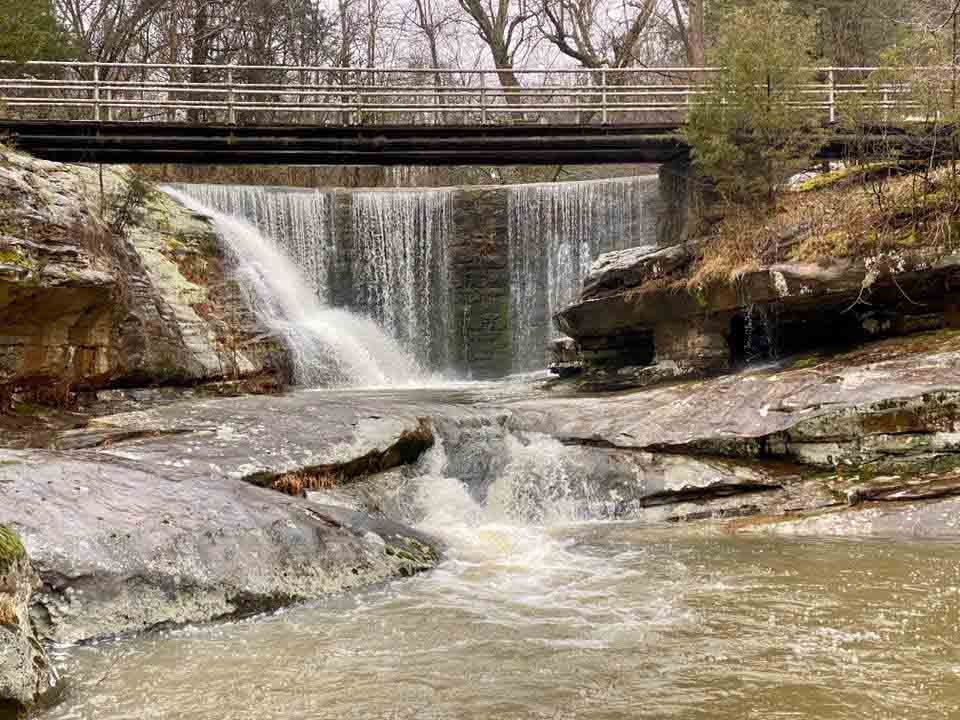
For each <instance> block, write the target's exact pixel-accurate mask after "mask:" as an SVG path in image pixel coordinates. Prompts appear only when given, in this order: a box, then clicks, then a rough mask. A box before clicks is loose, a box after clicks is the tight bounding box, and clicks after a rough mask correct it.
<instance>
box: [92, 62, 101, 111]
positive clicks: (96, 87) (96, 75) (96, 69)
mask: <svg viewBox="0 0 960 720" xmlns="http://www.w3.org/2000/svg"><path fill="white" fill-rule="evenodd" d="M93 119H94V120H95V121H96V122H100V63H94V65H93Z"/></svg>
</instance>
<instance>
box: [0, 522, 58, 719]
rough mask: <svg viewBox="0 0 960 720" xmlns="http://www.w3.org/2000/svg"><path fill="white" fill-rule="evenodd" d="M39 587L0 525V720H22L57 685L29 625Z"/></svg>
mask: <svg viewBox="0 0 960 720" xmlns="http://www.w3.org/2000/svg"><path fill="white" fill-rule="evenodd" d="M39 584H40V582H39V580H38V578H37V576H36V575H35V574H34V572H33V569H32V567H31V566H30V559H29V558H28V557H27V553H26V550H25V549H24V547H23V545H22V543H21V542H20V538H19V537H18V536H17V535H16V533H14V532H13V531H12V530H10V529H9V528H7V527H5V526H3V525H0V718H17V717H20V716H21V714H22V713H23V712H25V711H26V710H27V709H28V708H30V706H32V705H33V704H35V703H36V701H37V700H38V699H40V698H42V697H43V696H44V695H47V694H49V693H50V692H52V691H53V689H54V688H55V687H56V685H57V680H58V678H57V675H56V672H55V671H54V669H53V666H52V665H51V663H50V660H49V658H48V657H47V654H46V652H45V651H44V649H43V647H42V646H41V644H40V642H39V640H38V638H37V636H36V633H35V632H34V629H33V626H32V624H31V622H30V608H31V604H32V600H33V594H34V590H36V589H37V587H38V586H39Z"/></svg>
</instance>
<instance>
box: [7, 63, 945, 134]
mask: <svg viewBox="0 0 960 720" xmlns="http://www.w3.org/2000/svg"><path fill="white" fill-rule="evenodd" d="M716 72H718V70H717V69H716V68H688V67H664V68H627V69H561V70H557V69H549V70H547V69H522V70H513V71H511V73H510V74H509V75H508V74H505V73H504V74H501V73H498V72H496V71H488V70H451V69H436V68H338V67H312V66H268V65H183V64H154V63H85V62H29V63H25V64H19V65H18V64H14V63H4V62H0V117H2V116H3V115H6V117H8V118H16V119H28V120H29V119H38V120H87V121H90V120H94V121H100V122H154V123H157V122H160V123H185V122H191V123H209V124H212V123H224V124H240V125H267V124H278V125H279V124H282V125H288V124H304V125H387V124H405V125H431V124H449V125H506V124H515V123H550V124H600V123H603V124H618V123H619V124H623V123H638V124H640V123H644V124H646V123H660V122H662V123H679V122H682V121H683V118H684V116H685V115H686V113H687V112H688V110H689V108H690V106H691V104H694V103H696V102H698V100H699V99H700V98H702V97H703V96H704V94H705V93H706V92H707V90H708V87H709V79H710V76H711V75H712V74H713V73H716ZM912 72H913V74H912V75H910V76H905V75H904V74H903V73H902V71H901V72H900V73H899V74H895V73H893V74H891V75H890V77H889V78H888V79H884V78H883V76H882V74H883V68H871V67H864V68H838V67H837V68H835V67H825V68H814V69H811V76H812V77H813V78H814V80H813V81H812V82H810V83H807V84H804V85H802V86H800V87H798V88H796V92H795V93H793V95H792V98H791V99H790V100H789V101H788V102H789V104H790V105H791V106H795V107H796V108H797V110H798V111H805V112H812V113H818V114H822V116H823V117H824V119H825V120H828V121H836V120H837V119H838V118H839V117H840V116H841V115H842V114H843V113H844V112H863V111H864V110H873V111H876V110H877V109H878V108H879V109H882V110H884V111H888V110H893V109H898V110H900V111H902V110H904V109H909V108H912V107H920V105H921V101H920V100H919V99H918V98H917V97H916V96H917V89H916V81H915V79H914V78H915V77H923V78H925V79H927V80H932V81H933V82H932V84H931V87H932V88H933V92H935V93H936V92H943V93H944V94H950V93H952V101H953V102H955V101H956V75H957V69H956V68H915V69H913V71H912ZM501 78H503V79H504V80H505V81H504V82H501ZM511 78H516V79H517V80H518V82H517V84H515V85H514V84H511V82H510V79H511ZM878 78H880V79H879V80H878ZM937 88H939V90H938V89H937Z"/></svg>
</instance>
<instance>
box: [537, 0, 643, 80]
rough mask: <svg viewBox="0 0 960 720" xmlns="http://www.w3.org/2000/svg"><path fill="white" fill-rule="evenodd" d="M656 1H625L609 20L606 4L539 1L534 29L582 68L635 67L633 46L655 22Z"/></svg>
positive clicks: (589, 0) (603, 1)
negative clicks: (620, 9)
mask: <svg viewBox="0 0 960 720" xmlns="http://www.w3.org/2000/svg"><path fill="white" fill-rule="evenodd" d="M657 6H658V0H629V1H628V2H624V3H623V5H622V15H621V16H620V17H614V18H613V19H611V17H610V15H609V13H608V12H607V10H609V3H608V2H607V0H540V1H539V4H538V6H537V13H536V19H537V27H538V28H539V30H540V32H541V33H543V36H544V37H545V38H546V39H547V40H549V41H550V42H551V43H553V44H554V45H555V46H556V47H557V49H558V50H560V52H562V53H563V54H564V55H566V56H568V57H571V58H573V59H574V60H576V61H577V62H578V63H580V64H581V65H582V66H583V67H586V68H602V67H609V68H625V67H629V66H631V65H633V64H635V60H636V52H635V50H636V45H637V42H638V41H639V40H640V38H641V36H642V35H643V33H644V31H645V30H647V29H648V28H649V26H650V24H651V23H652V22H653V21H654V20H656V10H657Z"/></svg>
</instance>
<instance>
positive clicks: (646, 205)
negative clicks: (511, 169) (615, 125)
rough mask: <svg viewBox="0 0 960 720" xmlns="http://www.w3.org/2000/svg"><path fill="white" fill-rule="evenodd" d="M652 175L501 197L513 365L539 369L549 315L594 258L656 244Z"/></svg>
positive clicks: (528, 189)
mask: <svg viewBox="0 0 960 720" xmlns="http://www.w3.org/2000/svg"><path fill="white" fill-rule="evenodd" d="M658 199H659V195H658V181H657V178H656V177H653V176H651V177H628V178H616V179H609V180H592V181H583V182H570V183H541V184H532V185H516V186H513V187H511V188H510V192H509V195H508V214H509V225H508V227H509V243H510V275H511V277H510V282H511V300H510V323H511V328H512V342H513V368H514V370H516V371H520V370H529V369H533V368H537V367H543V364H544V363H543V357H544V353H545V348H546V346H547V342H548V341H549V339H550V337H551V336H552V335H553V332H554V331H553V330H552V325H551V318H552V317H553V315H554V313H556V312H558V311H559V310H560V309H561V308H562V307H564V306H565V305H568V304H570V303H571V302H573V301H574V300H575V299H576V296H577V294H578V293H579V291H580V287H581V283H582V282H583V278H584V277H585V276H586V274H587V272H588V271H589V269H590V266H591V264H592V263H593V261H594V260H595V259H596V258H597V256H598V255H600V254H601V253H604V252H609V251H611V250H622V249H624V248H628V247H635V246H639V245H655V244H656V242H657V231H656V228H657V212H656V203H657V201H658Z"/></svg>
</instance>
